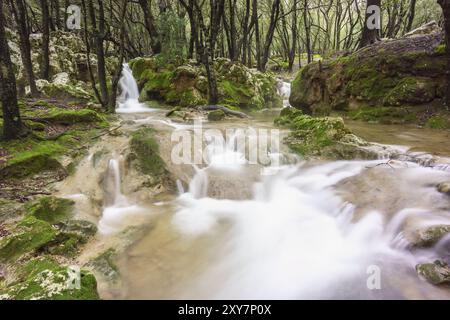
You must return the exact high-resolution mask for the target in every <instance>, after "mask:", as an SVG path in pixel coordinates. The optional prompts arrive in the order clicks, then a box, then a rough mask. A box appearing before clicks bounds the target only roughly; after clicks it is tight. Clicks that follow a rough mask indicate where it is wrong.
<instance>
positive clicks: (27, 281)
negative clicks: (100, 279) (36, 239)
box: [0, 257, 99, 300]
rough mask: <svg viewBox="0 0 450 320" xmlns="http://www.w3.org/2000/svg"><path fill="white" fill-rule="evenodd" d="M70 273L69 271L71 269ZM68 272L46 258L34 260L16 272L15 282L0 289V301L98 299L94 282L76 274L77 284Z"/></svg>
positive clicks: (86, 274)
mask: <svg viewBox="0 0 450 320" xmlns="http://www.w3.org/2000/svg"><path fill="white" fill-rule="evenodd" d="M72 270H73V269H72ZM71 274H72V271H71V269H69V268H68V267H66V266H62V265H59V264H58V263H57V262H56V261H55V260H53V259H51V258H49V257H38V258H35V259H33V260H31V261H29V262H28V263H26V264H25V265H24V266H22V267H19V268H18V270H17V279H16V280H15V281H14V282H13V283H11V284H9V285H7V286H6V288H4V289H0V300H98V299H99V295H98V292H97V281H96V279H95V277H94V275H92V274H91V273H89V272H88V271H85V270H81V271H80V278H79V280H80V281H79V283H77V279H75V280H74V279H73V278H72V277H71Z"/></svg>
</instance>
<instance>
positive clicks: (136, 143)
mask: <svg viewBox="0 0 450 320" xmlns="http://www.w3.org/2000/svg"><path fill="white" fill-rule="evenodd" d="M154 135H155V131H154V130H153V129H151V128H144V129H140V130H138V131H136V132H134V133H133V135H132V138H131V141H130V148H131V151H132V152H133V153H134V154H135V155H136V157H137V160H138V164H139V167H140V169H141V171H142V172H143V173H144V174H148V175H152V176H155V177H158V176H161V175H162V174H164V173H165V166H164V162H163V160H162V159H161V157H160V156H159V145H158V143H157V141H156V140H155V137H154Z"/></svg>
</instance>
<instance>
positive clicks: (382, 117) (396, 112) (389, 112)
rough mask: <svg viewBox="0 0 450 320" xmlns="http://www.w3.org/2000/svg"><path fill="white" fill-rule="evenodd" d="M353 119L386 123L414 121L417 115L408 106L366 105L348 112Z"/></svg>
mask: <svg viewBox="0 0 450 320" xmlns="http://www.w3.org/2000/svg"><path fill="white" fill-rule="evenodd" d="M348 117H349V118H351V119H352V120H362V121H367V122H375V123H384V124H403V123H414V122H416V121H417V115H416V114H415V113H414V112H412V111H411V110H409V109H407V108H402V107H395V108H393V107H370V106H365V107H361V108H358V109H355V110H352V111H350V112H348Z"/></svg>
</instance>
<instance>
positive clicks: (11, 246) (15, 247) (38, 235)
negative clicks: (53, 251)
mask: <svg viewBox="0 0 450 320" xmlns="http://www.w3.org/2000/svg"><path fill="white" fill-rule="evenodd" d="M56 234H57V231H56V229H55V228H53V227H52V226H51V225H50V224H49V223H48V222H45V221H42V220H39V219H36V218H35V217H33V216H29V217H27V218H25V219H23V220H22V221H20V222H19V223H18V224H17V226H16V227H15V228H14V229H12V230H11V234H10V235H8V236H7V237H6V238H3V239H1V240H0V262H6V261H14V260H16V259H17V258H19V257H20V256H22V255H24V254H26V253H29V252H32V251H35V250H37V249H39V248H42V247H43V246H44V245H46V244H48V243H49V242H51V241H52V240H54V239H55V238H56Z"/></svg>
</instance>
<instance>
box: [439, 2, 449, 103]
mask: <svg viewBox="0 0 450 320" xmlns="http://www.w3.org/2000/svg"><path fill="white" fill-rule="evenodd" d="M438 3H439V4H440V5H441V7H442V11H443V12H444V29H445V44H446V53H447V72H446V74H447V81H446V82H447V83H446V86H447V89H446V91H445V93H446V105H447V109H448V108H450V0H438Z"/></svg>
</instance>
